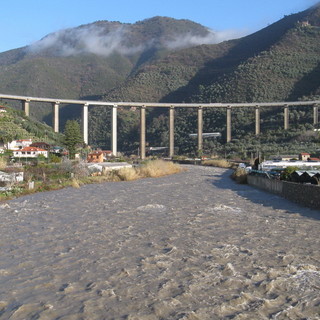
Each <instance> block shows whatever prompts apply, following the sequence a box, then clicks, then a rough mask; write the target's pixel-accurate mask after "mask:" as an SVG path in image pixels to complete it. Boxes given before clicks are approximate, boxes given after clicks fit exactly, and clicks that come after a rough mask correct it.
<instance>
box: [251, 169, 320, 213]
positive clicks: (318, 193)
mask: <svg viewBox="0 0 320 320" xmlns="http://www.w3.org/2000/svg"><path fill="white" fill-rule="evenodd" d="M248 184H249V185H251V186H254V187H257V188H259V189H263V190H265V191H268V192H271V193H274V194H278V195H279V196H282V197H284V198H286V199H288V200H290V201H293V202H296V203H298V204H300V205H303V206H306V207H309V208H312V209H317V210H320V186H316V185H311V184H301V183H294V182H288V181H280V180H270V179H267V178H263V177H259V176H250V175H249V176H248Z"/></svg>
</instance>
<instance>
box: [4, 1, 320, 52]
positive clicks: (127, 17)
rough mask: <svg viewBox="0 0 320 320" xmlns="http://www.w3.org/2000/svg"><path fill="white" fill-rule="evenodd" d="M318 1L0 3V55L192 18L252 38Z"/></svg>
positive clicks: (211, 26)
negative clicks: (60, 34)
mask: <svg viewBox="0 0 320 320" xmlns="http://www.w3.org/2000/svg"><path fill="white" fill-rule="evenodd" d="M318 2H319V0H0V8H1V19H0V52H4V51H7V50H11V49H16V48H20V47H23V46H26V45H30V44H32V43H34V42H36V41H38V40H40V39H41V38H43V37H44V36H46V35H47V34H49V33H52V32H56V31H58V30H62V29H67V28H73V27H77V26H79V25H82V24H88V23H92V22H95V21H98V20H109V21H120V22H123V23H135V22H136V21H141V20H144V19H147V18H151V17H154V16H166V17H171V18H175V19H189V20H192V21H194V22H197V23H200V24H202V25H203V26H205V27H208V28H210V29H212V30H214V31H229V34H230V32H234V34H241V35H244V34H249V33H252V32H255V31H258V30H260V29H262V28H264V27H266V26H268V25H269V24H272V23H274V22H276V21H278V20H280V19H281V18H283V17H284V16H285V15H290V14H292V13H297V12H300V11H303V10H306V9H308V8H309V7H311V6H313V5H315V4H317V3H318Z"/></svg>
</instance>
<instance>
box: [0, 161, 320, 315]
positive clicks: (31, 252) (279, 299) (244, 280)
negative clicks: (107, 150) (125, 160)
mask: <svg viewBox="0 0 320 320" xmlns="http://www.w3.org/2000/svg"><path fill="white" fill-rule="evenodd" d="M185 168H186V171H184V172H182V173H179V174H176V175H171V176H167V177H163V178H157V179H142V180H137V181H131V182H113V183H103V184H92V185H85V186H82V187H81V188H79V189H75V188H67V189H63V190H58V191H50V192H46V193H38V194H34V195H30V196H25V197H21V198H18V199H15V200H11V201H7V202H5V203H0V228H1V229H0V254H1V260H0V319H5V320H7V319H15V320H22V319H42V320H45V319H50V320H51V319H59V320H61V319H63V320H66V319H68V320H73V319H74V320H78V319H87V320H94V319H97V320H98V319H99V320H101V319H107V320H109V319H130V320H147V319H148V320H160V319H165V320H170V319H184V320H198V319H199V320H206V319H210V320H212V319H241V320H242V319H309V320H311V319H312V320H315V319H320V252H319V248H320V245H319V243H320V237H319V235H320V212H319V211H315V210H311V209H307V208H303V207H300V206H298V205H296V204H294V203H291V202H289V201H287V200H285V199H282V198H280V197H278V196H276V195H272V194H268V193H265V192H263V191H260V190H257V189H254V188H252V187H250V186H248V185H237V184H235V183H234V182H233V181H232V180H231V179H230V178H229V175H230V171H228V170H226V169H221V168H213V167H200V166H185Z"/></svg>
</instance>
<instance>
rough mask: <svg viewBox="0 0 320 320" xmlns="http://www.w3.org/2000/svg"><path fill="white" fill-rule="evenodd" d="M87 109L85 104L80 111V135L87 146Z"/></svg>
mask: <svg viewBox="0 0 320 320" xmlns="http://www.w3.org/2000/svg"><path fill="white" fill-rule="evenodd" d="M88 107H89V104H88V103H85V104H84V105H83V109H82V135H83V141H84V143H85V144H88Z"/></svg>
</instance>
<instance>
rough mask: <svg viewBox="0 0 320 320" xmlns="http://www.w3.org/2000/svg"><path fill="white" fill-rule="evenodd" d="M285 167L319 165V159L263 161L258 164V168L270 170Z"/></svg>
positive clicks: (307, 167)
mask: <svg viewBox="0 0 320 320" xmlns="http://www.w3.org/2000/svg"><path fill="white" fill-rule="evenodd" d="M287 167H298V168H306V169H308V170H310V168H314V167H320V161H264V162H261V163H260V164H259V170H263V171H271V170H274V169H285V168H287Z"/></svg>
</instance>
